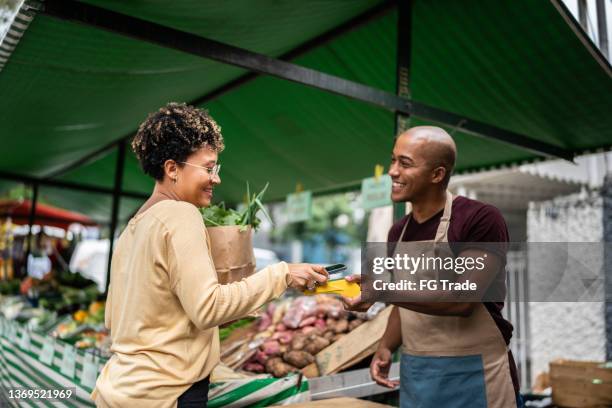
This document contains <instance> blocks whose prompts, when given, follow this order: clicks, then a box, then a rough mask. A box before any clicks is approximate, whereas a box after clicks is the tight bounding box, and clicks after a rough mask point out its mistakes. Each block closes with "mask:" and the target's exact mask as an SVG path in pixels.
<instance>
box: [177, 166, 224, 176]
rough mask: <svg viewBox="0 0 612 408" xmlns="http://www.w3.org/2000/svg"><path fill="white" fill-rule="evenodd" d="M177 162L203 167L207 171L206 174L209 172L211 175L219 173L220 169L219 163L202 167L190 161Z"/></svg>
mask: <svg viewBox="0 0 612 408" xmlns="http://www.w3.org/2000/svg"><path fill="white" fill-rule="evenodd" d="M178 163H181V164H187V165H189V166H192V167H197V168H199V169H204V170H206V171H207V172H208V174H209V175H210V176H211V177H215V176H218V175H219V172H220V171H221V164H215V165H214V166H212V167H204V166H198V165H197V164H192V163H187V162H178Z"/></svg>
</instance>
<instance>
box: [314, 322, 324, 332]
mask: <svg viewBox="0 0 612 408" xmlns="http://www.w3.org/2000/svg"><path fill="white" fill-rule="evenodd" d="M314 327H316V328H317V329H319V330H321V332H323V331H324V330H325V329H326V328H327V324H325V320H323V319H317V320H316V321H315V324H314Z"/></svg>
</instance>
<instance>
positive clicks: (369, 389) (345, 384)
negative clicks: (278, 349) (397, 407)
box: [308, 363, 399, 400]
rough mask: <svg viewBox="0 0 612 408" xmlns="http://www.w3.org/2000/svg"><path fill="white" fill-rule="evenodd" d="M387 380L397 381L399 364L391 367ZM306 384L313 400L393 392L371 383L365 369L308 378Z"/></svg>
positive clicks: (368, 373) (367, 370)
mask: <svg viewBox="0 0 612 408" xmlns="http://www.w3.org/2000/svg"><path fill="white" fill-rule="evenodd" d="M389 378H390V379H391V380H399V363H393V364H392V365H391V369H390V371H389ZM308 383H309V386H310V395H311V398H312V399H313V400H322V399H327V398H338V397H353V398H360V397H368V396H371V395H377V394H384V393H386V392H391V391H393V390H391V389H389V388H385V387H381V386H380V385H378V384H376V383H375V382H374V381H372V378H371V377H370V372H369V369H367V368H363V369H359V370H353V371H347V372H345V373H340V374H335V375H326V376H323V377H316V378H309V379H308Z"/></svg>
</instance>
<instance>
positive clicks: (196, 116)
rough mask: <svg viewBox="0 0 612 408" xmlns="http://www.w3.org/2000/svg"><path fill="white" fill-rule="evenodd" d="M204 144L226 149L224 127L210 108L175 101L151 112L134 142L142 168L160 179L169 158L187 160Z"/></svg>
mask: <svg viewBox="0 0 612 408" xmlns="http://www.w3.org/2000/svg"><path fill="white" fill-rule="evenodd" d="M202 147H208V148H209V149H211V150H213V151H216V152H218V153H221V152H222V151H223V149H224V147H225V145H224V144H223V136H222V135H221V127H219V125H217V122H215V120H214V119H213V118H211V117H210V115H208V112H207V111H205V110H201V109H198V108H196V107H193V106H190V105H187V104H184V103H175V102H170V103H169V104H167V105H166V106H164V107H163V108H161V109H160V110H158V111H157V112H153V113H151V114H149V116H148V117H147V119H146V120H145V121H144V122H143V123H142V124H141V125H140V127H139V128H138V132H137V133H136V136H135V137H134V140H133V141H132V150H134V153H135V154H136V157H137V158H138V161H139V162H140V166H141V167H142V170H143V171H144V172H145V173H146V174H148V175H150V176H151V177H153V178H154V179H155V180H159V181H161V180H163V178H164V163H165V162H166V160H174V161H176V162H184V161H186V160H187V157H188V156H189V155H191V154H192V153H194V152H196V151H198V150H199V149H201V148H202Z"/></svg>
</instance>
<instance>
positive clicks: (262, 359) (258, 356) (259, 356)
mask: <svg viewBox="0 0 612 408" xmlns="http://www.w3.org/2000/svg"><path fill="white" fill-rule="evenodd" d="M268 359H269V356H268V355H267V354H266V353H264V352H263V351H261V350H257V352H256V353H255V357H254V360H255V362H256V363H259V364H262V365H263V364H266V361H268Z"/></svg>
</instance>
